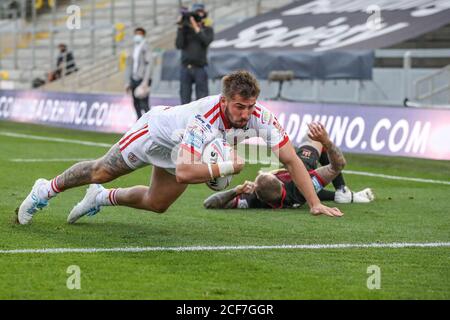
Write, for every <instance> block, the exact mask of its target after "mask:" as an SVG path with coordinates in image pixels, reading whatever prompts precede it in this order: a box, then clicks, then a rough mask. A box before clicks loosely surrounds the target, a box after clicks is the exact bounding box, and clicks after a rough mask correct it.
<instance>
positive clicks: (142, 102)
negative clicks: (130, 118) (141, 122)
mask: <svg viewBox="0 0 450 320" xmlns="http://www.w3.org/2000/svg"><path fill="white" fill-rule="evenodd" d="M141 83H142V80H134V79H131V83H130V85H131V92H132V95H133V105H134V109H135V110H136V115H137V117H138V119H139V118H140V117H142V115H143V114H144V113H146V112H147V111H149V110H150V107H149V99H150V97H145V98H142V99H139V98H136V97H135V96H134V89H136V88H137V87H138V86H139V85H140V84H141ZM151 83H152V80H149V81H148V85H149V86H150V85H151Z"/></svg>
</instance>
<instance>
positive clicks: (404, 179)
mask: <svg viewBox="0 0 450 320" xmlns="http://www.w3.org/2000/svg"><path fill="white" fill-rule="evenodd" d="M0 135H4V136H8V137H13V138H25V139H32V140H42V141H54V142H64V143H73V144H81V145H85V146H93V147H107V148H109V147H111V145H110V144H107V143H100V142H92V141H82V140H71V139H62V138H51V137H44V136H34V135H29V134H20V133H14V132H7V131H0ZM39 160H40V159H39ZM43 160H44V159H43ZM11 161H12V160H11ZM62 161H72V160H62ZM17 162H19V161H17ZM24 162H25V161H24ZM28 162H40V161H37V160H36V161H33V160H32V159H30V160H29V161H28ZM55 162H56V160H55ZM344 173H345V174H355V175H361V176H369V177H376V178H384V179H391V180H401V181H414V182H424V183H434V184H445V185H450V181H443V180H432V179H421V178H412V177H400V176H390V175H386V174H378V173H371V172H364V171H352V170H344Z"/></svg>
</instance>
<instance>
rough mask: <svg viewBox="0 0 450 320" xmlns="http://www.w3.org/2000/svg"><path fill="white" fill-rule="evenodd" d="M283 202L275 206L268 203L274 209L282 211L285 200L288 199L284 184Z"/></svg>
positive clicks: (282, 190) (282, 186)
mask: <svg viewBox="0 0 450 320" xmlns="http://www.w3.org/2000/svg"><path fill="white" fill-rule="evenodd" d="M281 188H282V189H281V202H280V204H279V205H274V204H272V203H268V205H269V206H271V207H272V209H282V208H283V204H284V199H286V188H285V187H284V184H283V185H281Z"/></svg>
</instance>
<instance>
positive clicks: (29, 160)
mask: <svg viewBox="0 0 450 320" xmlns="http://www.w3.org/2000/svg"><path fill="white" fill-rule="evenodd" d="M88 160H93V159H81V158H56V159H10V160H9V161H11V162H78V161H88Z"/></svg>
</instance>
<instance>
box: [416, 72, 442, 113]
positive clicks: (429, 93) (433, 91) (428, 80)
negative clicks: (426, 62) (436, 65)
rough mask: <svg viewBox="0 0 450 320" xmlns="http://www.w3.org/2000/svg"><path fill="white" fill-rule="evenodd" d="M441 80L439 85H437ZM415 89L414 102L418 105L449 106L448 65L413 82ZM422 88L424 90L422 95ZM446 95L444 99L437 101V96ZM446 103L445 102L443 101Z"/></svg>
mask: <svg viewBox="0 0 450 320" xmlns="http://www.w3.org/2000/svg"><path fill="white" fill-rule="evenodd" d="M439 79H440V80H441V83H440V84H439V83H437V82H438V81H439ZM414 87H415V93H416V95H415V100H416V101H418V102H419V103H428V104H431V105H433V104H442V103H448V104H450V65H448V66H446V67H444V68H442V69H440V70H438V71H436V72H434V73H432V74H430V75H428V76H425V77H423V78H421V79H418V80H417V81H415V82H414ZM422 88H426V91H425V92H424V93H421V92H422ZM442 94H446V95H447V96H446V97H445V98H442V97H441V99H440V100H437V99H436V97H438V96H439V95H442ZM444 99H445V100H446V101H445V100H444Z"/></svg>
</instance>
